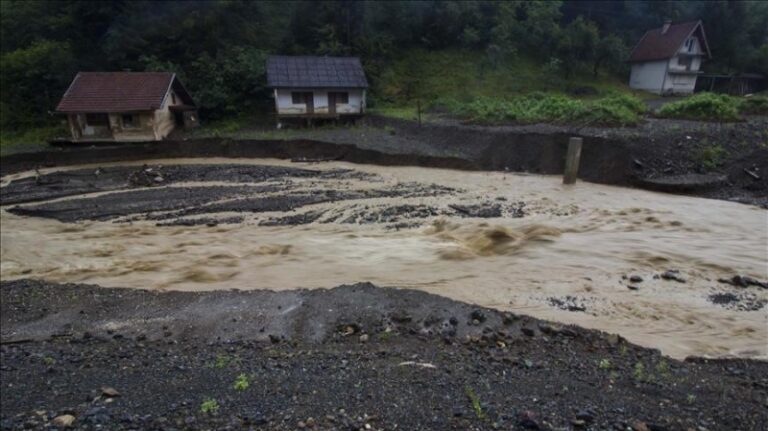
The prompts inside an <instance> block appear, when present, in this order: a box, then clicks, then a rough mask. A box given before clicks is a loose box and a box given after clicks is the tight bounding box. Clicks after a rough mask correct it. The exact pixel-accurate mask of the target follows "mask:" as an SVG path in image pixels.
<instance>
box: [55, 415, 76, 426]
mask: <svg viewBox="0 0 768 431" xmlns="http://www.w3.org/2000/svg"><path fill="white" fill-rule="evenodd" d="M73 423H75V417H74V416H72V415H61V416H56V417H55V418H53V420H52V421H51V424H53V425H54V426H57V427H59V428H69V427H71V426H72V424H73Z"/></svg>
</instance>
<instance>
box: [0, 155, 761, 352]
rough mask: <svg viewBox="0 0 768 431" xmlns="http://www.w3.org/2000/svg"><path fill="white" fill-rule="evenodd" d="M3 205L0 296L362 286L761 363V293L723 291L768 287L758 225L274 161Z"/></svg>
mask: <svg viewBox="0 0 768 431" xmlns="http://www.w3.org/2000/svg"><path fill="white" fill-rule="evenodd" d="M0 194H1V195H2V204H3V211H2V215H1V217H2V229H1V233H2V264H1V267H0V275H2V278H3V280H13V279H20V278H41V279H45V280H48V281H55V282H85V283H95V284H99V285H102V286H113V287H133V288H143V289H151V290H184V291H207V290H216V289H232V288H237V289H243V290H247V289H270V290H288V289H295V288H320V287H324V288H330V287H333V286H337V285H340V284H344V283H355V282H359V281H371V282H373V283H376V284H377V285H380V286H383V287H399V288H411V289H417V290H422V291H426V292H429V293H434V294H438V295H441V296H445V297H449V298H452V299H455V300H460V301H464V302H467V303H471V304H477V305H481V306H485V307H491V308H495V309H499V310H506V311H515V312H520V313H524V314H528V315H532V316H535V317H539V318H544V319H549V320H555V321H559V322H563V323H573V324H578V325H581V326H584V327H588V328H596V329H601V330H606V331H610V332H617V333H619V334H621V335H622V336H624V337H626V338H627V339H629V340H630V341H632V342H635V343H637V344H641V345H644V346H648V347H655V348H659V349H661V351H662V352H663V353H665V354H668V355H671V356H673V357H676V358H683V357H685V356H688V355H711V356H731V355H734V356H742V357H757V358H765V357H767V356H768V346H767V345H766V339H767V338H768V326H767V325H768V312H767V311H766V308H765V307H764V305H765V303H766V299H768V290H766V289H764V288H763V287H762V286H761V285H759V284H758V285H748V286H746V287H741V286H738V285H735V284H726V283H721V282H718V280H719V279H726V280H727V279H731V277H733V276H734V275H741V276H747V277H751V278H754V279H756V280H759V281H760V282H764V281H766V280H768V274H767V273H766V255H765V251H766V244H768V232H767V230H768V224H767V223H766V222H767V219H766V211H765V210H763V209H760V208H757V207H752V206H746V205H739V204H734V203H729V202H723V201H714V200H705V199H699V198H689V197H679V196H671V195H663V194H658V193H653V192H646V191H640V190H628V189H622V188H616V187H610V186H601V185H595V184H589V183H579V184H578V185H576V186H575V187H564V186H562V185H561V184H560V178H558V177H546V176H533V175H522V174H507V173H501V172H460V171H452V170H441V169H425V168H414V167H409V168H407V167H386V168H384V167H375V166H367V165H354V166H353V165H349V164H346V163H338V162H332V163H322V164H313V165H298V164H292V163H289V162H285V161H278V160H269V159H263V160H253V161H250V162H248V163H243V162H242V161H238V162H237V164H235V163H234V162H233V161H232V160H227V159H207V160H205V159H195V160H183V159H176V160H153V161H152V162H151V164H149V165H146V166H144V165H143V164H142V163H141V162H138V163H131V164H123V165H101V166H97V165H92V166H82V167H73V168H69V169H62V170H43V171H41V172H39V173H35V172H25V173H20V174H14V175H11V176H6V177H4V178H3V187H2V189H0ZM670 271H677V272H670ZM670 274H675V277H671V276H670ZM717 295H726V296H717ZM728 295H731V296H728ZM733 298H736V299H733ZM736 304H742V305H743V306H736Z"/></svg>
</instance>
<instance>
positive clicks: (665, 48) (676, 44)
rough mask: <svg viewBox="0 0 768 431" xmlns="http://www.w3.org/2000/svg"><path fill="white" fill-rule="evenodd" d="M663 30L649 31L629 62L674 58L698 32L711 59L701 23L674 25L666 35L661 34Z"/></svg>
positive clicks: (636, 47)
mask: <svg viewBox="0 0 768 431" xmlns="http://www.w3.org/2000/svg"><path fill="white" fill-rule="evenodd" d="M662 28H663V27H659V28H654V29H653V30H648V31H647V32H646V33H645V35H643V37H642V39H640V42H638V43H637V46H635V49H633V50H632V55H630V56H629V62H635V61H652V60H664V59H667V58H672V57H674V55H675V54H676V53H677V51H678V50H680V47H681V46H682V45H683V42H685V40H686V39H687V38H688V37H689V36H690V35H691V34H693V33H694V32H697V36H698V37H699V41H700V42H701V45H702V49H703V50H704V52H705V53H706V56H707V57H710V53H709V45H708V44H707V38H706V37H705V36H704V27H703V26H702V25H701V21H691V22H684V23H681V24H672V25H670V26H669V29H667V31H666V32H665V33H664V34H662V33H661V30H662Z"/></svg>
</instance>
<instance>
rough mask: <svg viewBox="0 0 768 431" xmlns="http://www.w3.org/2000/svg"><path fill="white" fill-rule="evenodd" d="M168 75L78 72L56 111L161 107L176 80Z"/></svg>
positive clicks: (81, 111) (167, 73)
mask: <svg viewBox="0 0 768 431" xmlns="http://www.w3.org/2000/svg"><path fill="white" fill-rule="evenodd" d="M175 76H176V75H175V74H173V73H170V72H80V73H78V74H77V76H75V79H74V80H73V81H72V84H70V86H69V89H68V90H67V92H66V93H64V96H63V97H62V98H61V101H60V102H59V106H58V107H57V108H56V111H58V112H66V113H86V112H132V111H151V110H155V109H158V108H160V106H161V105H162V103H163V99H164V98H165V95H166V93H167V92H168V89H169V88H170V86H171V84H172V83H174V81H175V80H176V78H175Z"/></svg>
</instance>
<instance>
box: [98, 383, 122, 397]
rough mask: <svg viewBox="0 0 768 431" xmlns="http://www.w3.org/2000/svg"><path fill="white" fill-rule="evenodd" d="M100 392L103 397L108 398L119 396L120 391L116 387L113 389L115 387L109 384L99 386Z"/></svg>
mask: <svg viewBox="0 0 768 431" xmlns="http://www.w3.org/2000/svg"><path fill="white" fill-rule="evenodd" d="M101 394H102V395H104V396H105V397H110V398H113V397H119V396H120V392H118V391H117V389H115V388H113V387H111V386H102V387H101Z"/></svg>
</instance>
